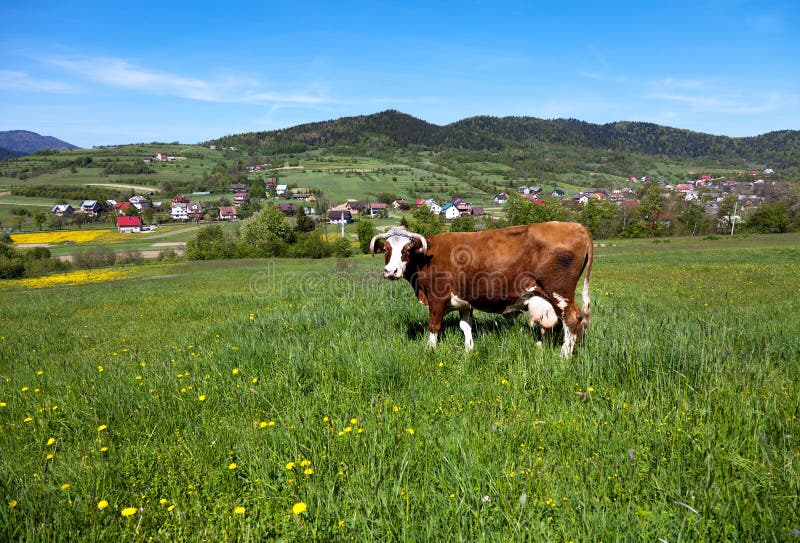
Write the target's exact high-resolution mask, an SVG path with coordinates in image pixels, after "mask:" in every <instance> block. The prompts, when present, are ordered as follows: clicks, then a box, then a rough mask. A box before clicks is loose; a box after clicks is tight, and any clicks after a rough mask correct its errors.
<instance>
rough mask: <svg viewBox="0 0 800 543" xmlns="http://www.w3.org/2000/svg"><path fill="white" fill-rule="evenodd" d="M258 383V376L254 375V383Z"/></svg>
mask: <svg viewBox="0 0 800 543" xmlns="http://www.w3.org/2000/svg"><path fill="white" fill-rule="evenodd" d="M256 383H258V377H253V384H254V385H255V384H256Z"/></svg>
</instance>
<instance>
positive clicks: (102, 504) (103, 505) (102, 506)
mask: <svg viewBox="0 0 800 543" xmlns="http://www.w3.org/2000/svg"><path fill="white" fill-rule="evenodd" d="M106 507H108V502H107V501H106V500H100V501H99V502H97V508H98V509H99V510H100V511H102V510H103V509H105V508H106Z"/></svg>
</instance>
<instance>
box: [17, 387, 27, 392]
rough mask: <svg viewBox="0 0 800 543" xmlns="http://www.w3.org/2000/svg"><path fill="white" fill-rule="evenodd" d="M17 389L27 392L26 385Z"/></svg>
mask: <svg viewBox="0 0 800 543" xmlns="http://www.w3.org/2000/svg"><path fill="white" fill-rule="evenodd" d="M19 390H20V392H28V387H22V388H21V389H19Z"/></svg>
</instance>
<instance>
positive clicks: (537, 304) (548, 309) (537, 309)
mask: <svg viewBox="0 0 800 543" xmlns="http://www.w3.org/2000/svg"><path fill="white" fill-rule="evenodd" d="M528 313H530V316H531V326H533V325H535V324H538V325H539V326H541V327H542V328H552V327H554V326H555V325H556V323H557V322H558V316H557V315H556V310H555V309H553V306H552V305H550V302H548V301H547V300H545V299H544V298H541V297H539V296H534V297H533V298H531V299H530V300H528Z"/></svg>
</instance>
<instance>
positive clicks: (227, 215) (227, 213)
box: [219, 206, 239, 221]
mask: <svg viewBox="0 0 800 543" xmlns="http://www.w3.org/2000/svg"><path fill="white" fill-rule="evenodd" d="M238 218H239V216H238V215H237V214H236V208H235V207H234V206H220V208H219V220H221V221H235V220H236V219H238Z"/></svg>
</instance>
